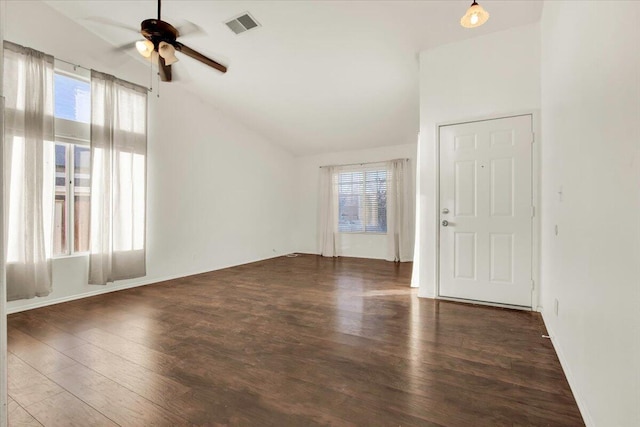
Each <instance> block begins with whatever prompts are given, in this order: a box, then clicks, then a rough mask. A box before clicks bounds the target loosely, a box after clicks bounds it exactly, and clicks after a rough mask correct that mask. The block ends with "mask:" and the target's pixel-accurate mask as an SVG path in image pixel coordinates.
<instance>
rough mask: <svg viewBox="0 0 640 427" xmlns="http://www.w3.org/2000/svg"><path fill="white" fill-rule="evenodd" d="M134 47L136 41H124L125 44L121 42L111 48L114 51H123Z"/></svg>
mask: <svg viewBox="0 0 640 427" xmlns="http://www.w3.org/2000/svg"><path fill="white" fill-rule="evenodd" d="M135 47H136V42H129V43H125V44H121V45H120V46H115V47H114V48H113V51H114V52H124V51H127V50H131V49H135Z"/></svg>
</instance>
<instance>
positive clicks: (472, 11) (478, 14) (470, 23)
mask: <svg viewBox="0 0 640 427" xmlns="http://www.w3.org/2000/svg"><path fill="white" fill-rule="evenodd" d="M488 20H489V12H487V11H486V10H484V9H483V8H482V6H480V5H479V4H478V3H476V2H475V1H474V2H473V4H472V5H471V7H469V9H467V13H465V14H464V16H463V17H462V18H460V25H462V26H463V27H465V28H476V27H479V26H480V25H482V24H484V23H485V22H487V21H488Z"/></svg>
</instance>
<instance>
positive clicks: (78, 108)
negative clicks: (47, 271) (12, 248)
mask: <svg viewBox="0 0 640 427" xmlns="http://www.w3.org/2000/svg"><path fill="white" fill-rule="evenodd" d="M54 85H55V88H54V89H55V90H54V105H55V118H56V147H55V165H56V168H55V171H56V172H55V173H56V177H55V178H56V179H55V185H56V193H55V210H54V213H55V215H54V239H53V245H54V247H53V253H54V255H57V256H60V255H68V254H71V253H76V252H86V251H88V250H89V219H90V205H89V203H90V197H89V196H90V191H91V183H90V168H91V150H90V148H89V141H88V140H83V139H82V138H78V137H77V135H88V126H89V122H90V118H91V87H90V84H89V82H87V81H85V80H82V79H80V78H74V77H71V76H68V75H65V74H59V73H56V75H55V80H54ZM83 128H84V129H83ZM63 129H64V131H63ZM66 133H72V134H73V136H74V137H75V138H74V137H71V138H70V136H69V135H66ZM70 141H73V142H70Z"/></svg>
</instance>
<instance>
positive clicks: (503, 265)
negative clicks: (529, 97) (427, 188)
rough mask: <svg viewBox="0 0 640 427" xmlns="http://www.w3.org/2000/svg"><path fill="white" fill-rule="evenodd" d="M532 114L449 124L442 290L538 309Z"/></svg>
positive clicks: (444, 156) (444, 136)
mask: <svg viewBox="0 0 640 427" xmlns="http://www.w3.org/2000/svg"><path fill="white" fill-rule="evenodd" d="M531 129H532V117H531V115H523V116H515V117H508V118H503V119H495V120H484V121H478V122H471V123H464V124H458V125H451V126H441V127H440V128H439V132H440V242H439V258H440V277H439V279H440V283H439V295H440V296H443V297H452V298H462V299H468V300H474V301H484V302H492V303H500V304H509V305H518V306H523V307H531V291H532V287H533V281H532V276H531V273H532V259H531V255H532V240H531V234H532V221H533V220H532V217H533V214H534V212H533V203H532V182H533V180H532V154H531V153H532V143H533V133H532V130H531Z"/></svg>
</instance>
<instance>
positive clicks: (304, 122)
mask: <svg viewBox="0 0 640 427" xmlns="http://www.w3.org/2000/svg"><path fill="white" fill-rule="evenodd" d="M47 3H48V4H49V5H50V6H52V7H53V8H55V9H57V10H58V11H60V12H62V13H63V14H65V15H67V16H68V17H70V18H72V19H74V20H75V21H77V22H78V23H79V24H81V25H83V26H84V27H86V28H87V29H88V30H90V31H92V32H94V33H96V34H97V35H99V36H101V37H103V38H105V39H107V40H109V41H110V42H112V43H113V44H114V45H122V44H125V43H127V42H131V41H134V40H136V39H139V38H140V37H136V34H135V33H133V32H129V31H127V30H124V29H121V28H115V27H110V26H107V25H104V24H101V23H97V22H95V20H92V19H87V18H95V17H107V18H110V19H112V20H115V21H118V22H120V23H122V24H125V25H127V26H130V27H133V28H138V27H139V24H140V21H142V20H143V19H147V18H155V17H156V15H157V11H156V7H157V5H156V2H155V1H60V0H55V1H48V2H47ZM469 4H470V0H466V1H458V0H450V1H422V2H421V1H203V0H200V1H187V0H184V1H178V0H165V1H163V3H162V17H163V20H165V21H168V22H170V23H172V24H174V25H176V26H179V25H180V24H181V23H184V21H185V20H187V21H191V22H193V23H195V24H197V25H198V26H199V27H201V28H202V29H203V30H204V31H205V33H206V34H201V35H191V36H189V35H187V36H185V37H182V38H180V39H179V40H180V41H181V42H183V43H184V44H186V45H188V46H189V47H191V48H193V49H196V50H198V51H200V52H202V53H203V54H205V55H208V56H210V57H212V58H214V59H217V60H218V61H220V62H222V63H224V64H226V65H228V67H229V71H228V73H227V74H225V75H223V74H220V73H218V72H217V71H215V70H213V69H210V68H208V67H206V66H204V65H202V64H200V63H198V62H196V61H194V60H192V59H190V58H187V57H184V56H180V54H178V55H179V57H180V62H178V63H177V64H176V65H174V66H173V71H174V73H175V75H176V76H177V77H178V78H179V79H180V80H178V81H175V82H172V83H169V84H175V85H184V86H185V89H187V90H189V91H191V92H193V93H196V94H198V95H199V96H200V97H201V98H202V99H203V100H205V101H206V102H208V103H210V104H212V105H213V106H215V107H216V108H219V109H221V110H223V111H225V112H226V113H227V114H229V115H230V116H232V117H235V118H236V119H238V120H239V121H241V122H242V123H244V124H245V125H247V126H248V127H249V128H251V129H253V130H255V131H257V132H259V133H261V134H262V135H263V136H265V137H267V138H269V139H270V140H271V141H272V142H274V143H276V144H279V145H281V146H283V147H285V148H287V149H288V150H290V151H291V152H292V153H294V154H295V155H307V154H315V153H321V152H331V151H342V150H352V149H359V148H368V147H377V146H384V145H394V144H406V143H411V142H415V141H416V135H417V132H418V127H419V123H418V121H419V120H418V115H419V111H418V110H419V103H418V95H419V88H418V60H417V54H418V53H419V52H420V51H421V50H424V49H427V48H430V47H434V46H437V45H442V44H445V43H450V42H453V41H457V40H462V39H465V38H470V37H475V36H478V35H482V34H487V33H489V32H493V31H499V30H504V29H507V28H511V27H514V26H519V25H524V24H528V23H533V22H537V21H538V20H539V19H540V15H541V11H542V3H541V2H539V1H513V0H511V1H483V2H482V3H481V4H482V5H483V6H484V7H485V9H487V10H488V11H489V13H490V14H491V19H490V20H489V22H488V23H487V24H485V25H484V26H483V27H480V28H477V29H473V30H468V29H464V28H462V27H461V26H460V25H459V23H458V22H459V19H460V17H461V16H462V15H463V14H464V12H465V11H466V9H467V7H468V6H469ZM245 11H249V12H250V13H251V14H252V15H253V16H254V18H255V19H256V20H258V22H260V24H261V25H262V27H261V28H258V29H257V30H252V31H250V32H247V33H243V34H240V35H235V34H233V33H232V32H231V31H230V30H229V29H228V28H227V27H226V26H225V25H224V24H223V22H224V21H226V20H227V19H229V18H233V17H236V16H237V15H239V14H240V13H242V12H245ZM134 52H135V50H134ZM134 52H132V54H134ZM472 67H473V64H470V70H471V69H472ZM184 108H188V106H184Z"/></svg>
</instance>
